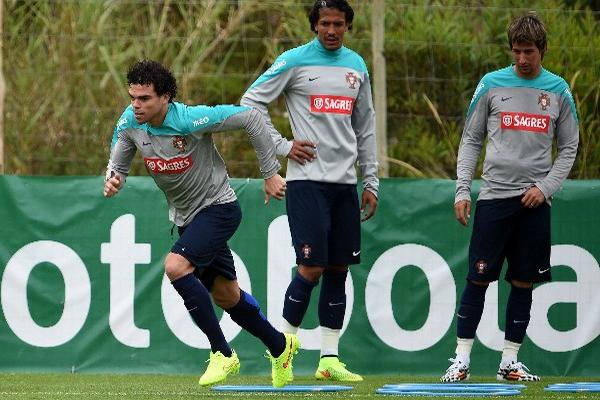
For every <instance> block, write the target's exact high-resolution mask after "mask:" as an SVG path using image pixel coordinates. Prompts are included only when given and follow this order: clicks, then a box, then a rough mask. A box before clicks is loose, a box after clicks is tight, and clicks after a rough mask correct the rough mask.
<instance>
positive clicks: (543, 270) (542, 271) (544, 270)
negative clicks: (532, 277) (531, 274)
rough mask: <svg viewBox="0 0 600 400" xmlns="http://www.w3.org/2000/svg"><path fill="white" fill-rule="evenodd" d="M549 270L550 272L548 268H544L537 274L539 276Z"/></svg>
mask: <svg viewBox="0 0 600 400" xmlns="http://www.w3.org/2000/svg"><path fill="white" fill-rule="evenodd" d="M549 270H550V268H546V269H538V272H539V273H540V274H543V273H544V272H546V271H549Z"/></svg>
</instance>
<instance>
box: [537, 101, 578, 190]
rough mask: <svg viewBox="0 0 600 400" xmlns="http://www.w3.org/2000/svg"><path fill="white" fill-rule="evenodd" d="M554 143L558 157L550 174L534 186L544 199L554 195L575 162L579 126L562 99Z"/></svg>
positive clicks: (569, 106) (567, 102) (571, 110)
mask: <svg viewBox="0 0 600 400" xmlns="http://www.w3.org/2000/svg"><path fill="white" fill-rule="evenodd" d="M555 132H556V143H557V149H558V155H557V157H556V159H555V160H554V164H553V165H552V168H551V169H550V172H549V173H548V175H546V177H545V178H544V179H542V180H541V181H540V182H536V183H535V185H536V186H537V187H538V188H539V189H540V190H541V191H542V193H544V196H545V197H546V199H550V198H551V197H552V196H553V195H554V193H556V191H557V190H558V189H560V186H561V185H562V183H563V182H564V180H565V179H567V176H568V175H569V172H570V171H571V167H573V163H574V162H575V156H576V155H577V146H578V144H579V125H578V123H577V116H576V115H575V110H574V109H573V108H572V107H571V104H570V103H569V100H568V99H567V98H566V97H564V96H563V97H562V102H561V109H560V115H559V117H558V120H557V122H556V130H555Z"/></svg>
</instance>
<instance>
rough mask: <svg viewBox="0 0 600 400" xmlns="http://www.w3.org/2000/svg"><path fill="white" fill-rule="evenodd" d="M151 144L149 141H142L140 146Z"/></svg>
mask: <svg viewBox="0 0 600 400" xmlns="http://www.w3.org/2000/svg"><path fill="white" fill-rule="evenodd" d="M151 144H152V143H151V142H142V146H149V145H151Z"/></svg>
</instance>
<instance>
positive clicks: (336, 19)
mask: <svg viewBox="0 0 600 400" xmlns="http://www.w3.org/2000/svg"><path fill="white" fill-rule="evenodd" d="M314 28H315V30H316V31H317V37H318V38H319V41H320V42H321V44H322V45H323V47H325V48H326V49H327V50H337V49H339V48H340V47H342V44H343V41H344V33H346V31H347V30H348V28H349V25H348V23H347V22H346V14H344V13H343V12H342V11H340V10H338V9H337V8H321V9H320V10H319V20H318V21H317V23H316V24H315V27H314Z"/></svg>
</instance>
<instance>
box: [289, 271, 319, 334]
mask: <svg viewBox="0 0 600 400" xmlns="http://www.w3.org/2000/svg"><path fill="white" fill-rule="evenodd" d="M315 286H317V283H312V282H309V281H308V280H306V279H304V278H303V277H302V275H300V274H299V273H298V272H296V276H294V279H292V281H291V282H290V285H289V286H288V288H287V291H286V292H285V300H284V301H283V318H285V319H286V321H288V322H289V323H290V324H291V325H293V326H300V324H301V323H302V319H303V318H304V315H305V314H306V310H307V309H308V303H309V302H310V294H311V292H312V290H313V289H314V287H315Z"/></svg>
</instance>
